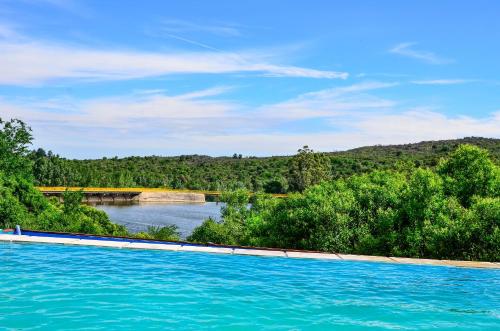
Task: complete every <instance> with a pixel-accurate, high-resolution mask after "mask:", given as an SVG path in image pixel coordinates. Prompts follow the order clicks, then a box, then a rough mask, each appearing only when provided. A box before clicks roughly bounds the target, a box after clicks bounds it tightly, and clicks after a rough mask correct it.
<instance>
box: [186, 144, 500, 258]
mask: <svg viewBox="0 0 500 331" xmlns="http://www.w3.org/2000/svg"><path fill="white" fill-rule="evenodd" d="M498 171H499V167H498V166H496V165H494V164H493V163H492V162H491V160H490V159H489V158H488V155H487V152H486V151H485V150H482V149H479V148H478V147H475V146H470V145H464V146H460V147H459V148H458V149H457V150H456V151H454V152H453V153H451V154H450V156H449V158H447V159H444V160H442V161H441V162H440V165H439V167H438V168H437V170H432V169H430V168H423V167H414V166H413V167H408V166H404V167H400V168H399V169H398V170H378V171H374V172H371V173H368V174H360V175H355V176H351V177H349V178H340V179H337V180H333V181H324V182H322V183H321V184H318V185H315V186H312V187H310V188H308V189H306V190H305V191H304V192H303V193H295V194H291V195H290V196H289V197H288V198H286V199H276V198H271V197H270V196H268V195H258V196H256V197H255V201H254V203H253V204H252V206H251V207H250V208H248V207H247V204H248V202H249V200H248V195H247V194H243V193H241V192H238V191H237V192H233V193H230V194H227V195H225V198H224V201H225V202H226V206H225V207H224V209H223V215H222V220H221V221H220V222H215V221H213V220H207V221H206V222H205V223H203V224H202V225H201V226H200V227H199V228H197V229H195V231H194V232H193V235H192V236H191V237H190V238H189V239H190V240H193V241H197V242H209V241H210V242H216V243H221V244H238V245H258V246H267V247H281V248H293V249H308V250H320V251H328V252H342V253H354V254H370V255H385V256H410V257H427V258H440V259H443V258H449V259H477V260H496V261H498V260H500V191H499V189H498V188H500V183H499V181H500V177H499V176H498ZM475 174H477V176H476V177H475Z"/></svg>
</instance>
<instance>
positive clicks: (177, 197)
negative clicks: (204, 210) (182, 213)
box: [136, 192, 205, 203]
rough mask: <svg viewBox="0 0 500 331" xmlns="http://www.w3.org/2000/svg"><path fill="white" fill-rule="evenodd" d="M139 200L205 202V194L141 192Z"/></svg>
mask: <svg viewBox="0 0 500 331" xmlns="http://www.w3.org/2000/svg"><path fill="white" fill-rule="evenodd" d="M136 201H139V202H186V203H202V202H205V194H203V193H191V192H141V193H140V194H139V195H138V196H137V200H136Z"/></svg>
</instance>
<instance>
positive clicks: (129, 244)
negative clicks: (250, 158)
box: [0, 234, 500, 269]
mask: <svg viewBox="0 0 500 331" xmlns="http://www.w3.org/2000/svg"><path fill="white" fill-rule="evenodd" d="M0 241H3V242H24V243H45V244H64V245H83V246H97V247H112V248H126V249H146V250H166V251H182V252H203V253H216V254H235V255H253V256H264V257H283V258H305V259H321V260H337V261H342V260H343V261H362V262H382V263H393V264H417V265H432V266H446V267H460V268H481V269H500V262H481V261H459V260H434V259H417V258H406V257H387V256H371V255H354V254H335V253H319V252H305V251H304V252H301V251H296V250H286V249H275V250H273V249H258V248H243V247H241V248H234V247H221V246H210V245H190V244H185V243H174V242H172V243H158V242H156V243H147V242H133V241H126V240H122V241H103V240H95V239H81V238H61V237H41V236H28V235H13V234H2V235H0Z"/></svg>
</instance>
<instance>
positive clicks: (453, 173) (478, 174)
mask: <svg viewBox="0 0 500 331" xmlns="http://www.w3.org/2000/svg"><path fill="white" fill-rule="evenodd" d="M438 173H439V174H440V175H441V176H442V177H443V179H444V186H445V191H446V193H447V194H448V195H454V196H456V197H457V198H458V200H459V201H460V203H461V204H462V205H463V206H465V207H468V206H469V205H470V204H471V202H472V199H473V197H474V196H481V197H484V196H487V195H488V194H490V193H495V192H493V190H495V186H496V184H495V182H496V180H497V169H495V165H494V164H493V162H492V161H491V160H490V158H489V155H488V151H486V150H484V149H481V148H479V147H476V146H472V145H461V146H460V147H458V148H457V149H456V150H455V151H454V152H453V153H451V155H450V157H449V158H448V159H446V160H444V161H442V162H441V163H440V164H439V166H438ZM497 194H498V193H497Z"/></svg>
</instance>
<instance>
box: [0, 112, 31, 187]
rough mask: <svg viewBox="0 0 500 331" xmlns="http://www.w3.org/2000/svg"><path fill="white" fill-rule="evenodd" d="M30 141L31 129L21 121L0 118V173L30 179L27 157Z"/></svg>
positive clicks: (29, 165) (29, 163)
mask: <svg viewBox="0 0 500 331" xmlns="http://www.w3.org/2000/svg"><path fill="white" fill-rule="evenodd" d="M32 139H33V138H32V135H31V129H30V127H29V126H27V125H26V124H25V123H24V122H23V121H21V120H18V119H11V120H10V121H3V120H2V119H1V118H0V171H3V172H4V173H5V175H8V176H11V175H16V176H21V177H24V178H27V177H31V162H30V161H29V159H28V158H27V156H28V153H29V149H28V146H29V145H31V141H32Z"/></svg>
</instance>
